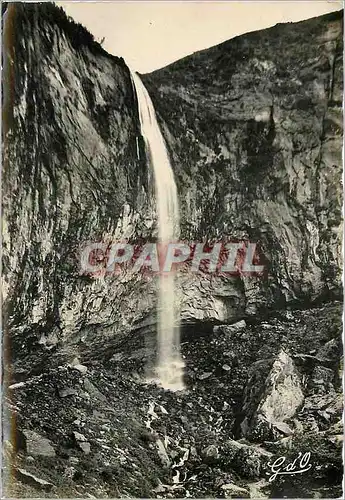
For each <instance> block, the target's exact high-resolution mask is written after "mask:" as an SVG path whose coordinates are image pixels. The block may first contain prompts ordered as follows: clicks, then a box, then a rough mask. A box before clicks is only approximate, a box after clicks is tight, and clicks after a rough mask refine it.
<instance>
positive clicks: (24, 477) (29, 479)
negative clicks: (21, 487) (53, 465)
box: [15, 468, 54, 492]
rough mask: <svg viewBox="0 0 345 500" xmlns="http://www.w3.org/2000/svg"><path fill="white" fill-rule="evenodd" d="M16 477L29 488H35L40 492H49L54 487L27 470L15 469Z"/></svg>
mask: <svg viewBox="0 0 345 500" xmlns="http://www.w3.org/2000/svg"><path fill="white" fill-rule="evenodd" d="M15 475H16V477H17V478H18V479H19V480H20V481H21V482H22V483H25V484H28V485H29V486H33V487H34V488H36V489H38V490H43V491H46V492H49V491H50V490H51V489H52V487H53V486H54V485H53V484H52V483H50V482H49V481H46V480H45V479H41V478H39V477H37V476H34V475H33V474H31V473H30V472H28V471H26V470H25V469H19V468H18V469H15Z"/></svg>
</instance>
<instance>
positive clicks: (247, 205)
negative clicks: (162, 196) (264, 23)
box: [144, 13, 343, 312]
mask: <svg viewBox="0 0 345 500" xmlns="http://www.w3.org/2000/svg"><path fill="white" fill-rule="evenodd" d="M342 51H343V45H342V15H341V13H335V14H331V15H327V16H323V17H320V18H316V19H311V20H307V21H303V22H300V23H297V24H284V25H277V26H275V27H273V28H269V29H267V30H264V31H259V32H255V33H249V34H247V35H244V36H240V37H237V38H235V39H233V40H229V41H227V42H225V43H222V44H220V45H218V46H216V47H213V48H211V49H207V50H204V51H201V52H198V53H195V54H193V55H191V56H188V57H186V58H184V59H182V60H180V61H177V62H176V63H173V64H171V65H170V66H167V67H166V68H163V69H162V70H158V71H156V72H153V73H152V74H150V75H147V76H145V78H144V81H145V83H146V84H147V86H148V88H149V91H150V92H151V94H152V96H153V100H154V104H155V107H156V109H157V110H158V113H159V117H160V120H161V123H162V128H163V131H164V133H165V138H166V141H167V143H168V145H169V148H170V153H171V157H172V159H173V162H174V165H175V172H176V176H177V179H178V182H179V187H180V199H181V205H182V207H181V215H182V221H183V234H184V236H185V237H187V238H188V237H190V238H195V237H199V238H201V239H203V238H206V239H207V238H208V239H210V240H212V239H215V238H220V237H222V236H226V237H227V236H230V237H233V238H244V239H249V240H251V241H255V242H259V244H260V246H261V251H262V253H263V254H264V256H265V259H266V264H267V267H268V270H269V272H268V278H267V281H266V282H265V283H263V282H261V283H260V284H258V285H257V292H258V293H254V294H253V290H252V288H253V280H252V279H250V280H245V279H244V280H242V281H243V285H244V288H245V291H246V292H245V295H246V299H247V304H246V306H247V310H248V312H249V309H250V308H249V307H248V306H249V305H250V306H252V307H253V306H254V309H257V306H258V305H260V304H261V305H262V306H263V307H265V308H267V307H270V306H272V305H273V304H279V305H284V304H286V303H291V302H293V301H295V300H297V301H303V300H304V301H307V302H308V301H310V300H315V299H317V298H321V297H322V298H327V297H331V296H332V295H334V294H337V293H338V290H339V287H340V281H339V280H340V274H339V271H340V268H341V256H340V253H341V251H340V246H339V242H340V234H339V233H340V224H341V183H340V177H341V172H342V169H341V148H342V145H341V137H342V88H343V82H342V76H343V69H342ZM248 302H249V303H250V304H248ZM255 306H256V307H255Z"/></svg>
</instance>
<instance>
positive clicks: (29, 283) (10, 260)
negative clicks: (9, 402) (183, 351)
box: [3, 5, 342, 352]
mask: <svg viewBox="0 0 345 500" xmlns="http://www.w3.org/2000/svg"><path fill="white" fill-rule="evenodd" d="M7 17H8V22H7V27H6V29H7V37H8V42H9V43H8V51H7V53H6V54H5V64H7V82H8V83H10V82H12V83H13V85H12V90H11V95H9V96H8V101H7V103H6V107H5V108H6V112H7V115H8V119H7V122H6V126H5V134H6V137H5V139H6V151H5V156H4V159H5V166H4V177H3V184H4V201H3V202H4V261H3V262H4V278H5V285H4V287H5V292H6V307H5V311H6V315H7V324H8V325H9V328H12V327H14V330H13V329H12V331H15V332H18V336H17V335H13V336H12V338H13V339H14V343H15V344H16V339H18V345H21V344H22V338H23V333H24V332H25V339H26V340H25V341H24V344H25V343H27V344H28V345H27V348H28V352H29V351H30V349H31V347H32V343H34V344H35V343H37V342H40V341H41V342H43V343H44V342H45V339H46V337H47V336H49V335H51V334H52V332H53V334H52V335H53V337H52V339H53V342H55V341H56V340H58V341H59V342H61V343H62V344H63V343H64V342H65V341H66V339H71V338H74V340H75V339H76V338H77V337H78V340H80V338H83V339H86V343H87V344H88V343H91V342H94V341H95V339H96V338H98V337H99V339H100V342H101V343H102V338H104V335H107V336H111V337H113V336H114V334H116V333H119V330H120V331H121V332H125V331H126V332H129V331H131V330H132V329H133V327H134V325H137V326H138V325H139V326H140V323H141V322H142V321H144V323H143V325H144V324H147V323H149V324H153V323H154V322H155V319H154V309H155V307H154V305H155V281H154V280H148V281H147V280H145V281H142V280H140V282H138V278H137V277H133V276H132V277H129V276H127V277H125V278H124V279H123V281H122V282H121V280H119V279H116V280H113V279H111V278H107V281H106V282H104V281H101V280H89V279H88V278H86V277H83V276H80V274H79V269H78V259H77V255H78V250H79V246H80V245H82V244H84V243H85V242H87V241H99V240H101V239H103V240H104V239H109V240H111V239H119V238H122V239H123V238H138V237H140V238H142V239H144V240H145V239H147V238H151V237H152V236H153V237H154V235H155V225H156V223H155V220H156V218H155V200H154V195H153V193H154V186H153V179H152V172H151V171H150V169H149V168H148V167H147V162H146V159H145V153H144V150H143V144H142V141H141V138H140V132H139V121H138V113H137V106H136V100H135V95H134V93H133V88H132V85H131V81H130V75H129V71H128V68H127V67H126V65H125V63H124V61H123V60H122V59H119V58H116V57H114V56H110V55H109V54H107V53H105V52H104V51H103V49H102V48H101V46H100V45H98V44H97V43H96V42H94V41H93V39H92V36H91V35H90V34H89V33H87V32H86V30H84V29H83V28H82V27H81V26H78V25H76V24H73V23H72V22H71V21H68V20H67V18H66V16H65V15H64V14H63V13H62V11H59V10H58V9H57V8H55V7H53V6H52V5H46V6H43V5H40V6H38V5H31V6H30V5H22V6H16V7H14V6H11V7H10V8H9V9H8V16H7ZM5 24H6V23H5ZM14 33H15V34H14ZM38 54H39V57H38ZM341 54H342V20H341V15H340V14H338V13H336V14H332V15H329V16H324V17H322V18H320V19H312V20H309V21H305V22H301V23H298V24H294V25H289V24H287V25H281V26H276V27H274V28H271V29H268V30H265V31H261V32H257V33H251V34H248V35H244V36H241V37H238V38H235V39H233V40H230V41H229V42H225V43H224V44H221V45H219V46H217V47H214V48H211V49H208V50H206V51H202V52H199V53H196V54H194V55H192V56H189V57H186V58H185V59H183V60H181V61H178V62H177V63H174V64H172V65H170V66H168V67H167V68H164V69H162V70H159V71H156V72H154V73H152V74H151V75H147V76H145V78H144V81H145V83H146V84H147V86H148V88H149V91H150V93H151V95H152V99H153V101H154V104H155V107H156V109H157V112H158V117H159V120H160V122H161V124H162V130H163V133H164V135H165V138H166V141H167V144H168V147H169V151H170V154H171V158H172V162H173V166H174V170H175V175H176V179H177V184H178V190H179V196H180V203H181V218H182V234H181V238H182V239H187V240H199V241H213V240H215V239H217V238H218V239H222V238H229V237H230V238H235V239H236V238H237V239H249V240H251V241H254V242H258V243H259V245H260V249H261V253H262V254H263V256H264V260H265V264H266V267H267V270H268V272H267V274H266V275H265V277H264V279H263V278H253V277H249V278H246V277H236V278H226V279H223V278H217V279H215V280H210V279H208V278H207V276H202V275H199V276H198V277H197V278H195V276H193V277H190V276H188V275H182V276H181V284H180V290H181V292H180V295H181V297H180V300H181V308H182V317H183V318H184V319H185V321H188V322H194V321H200V320H201V321H207V322H210V323H212V322H217V321H218V322H219V321H220V322H228V321H233V320H236V319H237V318H240V317H243V316H246V315H255V314H258V313H260V311H261V312H263V311H265V310H267V309H270V308H279V307H284V306H285V305H286V304H294V303H302V302H307V303H308V302H311V301H315V300H319V299H328V298H332V297H335V296H338V295H339V289H340V267H341V266H340V246H339V245H340V243H339V242H340V236H339V231H340V229H339V228H340V223H341V208H340V205H341V194H340V193H341V184H340V176H341V133H342V110H341V91H342V90H341V89H342V58H341ZM6 127H7V130H6ZM138 152H139V154H138ZM138 156H139V158H138ZM134 289H135V290H136V291H135V292H134V295H132V296H131V299H129V298H128V297H129V296H130V294H131V293H132V292H131V290H134ZM143 290H145V293H142V292H143ZM133 299H134V302H135V303H134V304H133ZM29 339H30V340H29ZM54 339H55V340H54ZM23 348H24V346H23Z"/></svg>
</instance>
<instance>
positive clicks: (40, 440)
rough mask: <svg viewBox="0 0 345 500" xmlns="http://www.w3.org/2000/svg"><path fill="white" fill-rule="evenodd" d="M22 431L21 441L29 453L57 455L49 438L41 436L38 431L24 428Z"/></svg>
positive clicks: (33, 455) (32, 454)
mask: <svg viewBox="0 0 345 500" xmlns="http://www.w3.org/2000/svg"><path fill="white" fill-rule="evenodd" d="M20 432H21V442H22V443H23V445H24V449H25V451H26V453H27V454H28V455H31V456H32V457H35V456H41V457H55V450H54V448H53V446H52V445H51V442H50V441H49V439H47V438H45V437H43V436H41V435H40V434H38V433H37V432H34V431H31V430H28V429H24V430H22V431H20Z"/></svg>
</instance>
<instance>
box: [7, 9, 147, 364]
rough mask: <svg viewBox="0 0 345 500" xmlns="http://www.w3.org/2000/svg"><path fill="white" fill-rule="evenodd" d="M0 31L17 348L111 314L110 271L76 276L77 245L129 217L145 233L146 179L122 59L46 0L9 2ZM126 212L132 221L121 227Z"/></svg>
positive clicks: (114, 230)
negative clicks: (105, 277)
mask: <svg viewBox="0 0 345 500" xmlns="http://www.w3.org/2000/svg"><path fill="white" fill-rule="evenodd" d="M5 40H7V51H5V54H4V57H5V68H6V71H5V82H4V83H5V95H6V92H7V102H5V105H6V106H5V112H6V113H7V114H6V121H5V128H4V132H5V152H4V170H3V215H4V225H3V245H4V251H3V273H4V292H5V304H6V306H5V308H4V311H5V323H6V326H7V328H8V329H9V330H10V331H11V341H12V344H13V345H12V347H13V348H14V350H16V348H17V347H18V346H21V354H22V356H23V355H24V356H25V354H28V353H30V352H32V348H34V349H35V347H38V345H39V344H38V343H39V342H43V343H44V342H45V340H46V338H47V337H49V338H51V340H52V342H53V343H54V342H55V344H56V343H57V341H61V343H62V344H63V342H64V337H65V336H66V337H68V338H69V339H70V338H71V336H72V335H71V334H73V333H75V332H80V331H81V330H83V327H84V326H88V325H90V324H92V325H93V329H94V330H96V328H97V325H98V324H101V325H109V324H111V325H112V324H113V323H114V321H115V319H114V317H115V316H116V312H114V307H116V305H115V306H114V303H116V300H115V297H116V296H117V297H118V296H119V292H118V290H117V288H116V287H117V285H118V281H119V280H113V281H115V284H114V283H113V284H112V279H111V278H110V279H109V281H108V282H107V283H106V284H105V283H104V282H102V281H100V280H92V279H88V278H87V277H84V276H81V275H80V268H79V257H78V252H79V249H80V248H82V245H83V244H85V243H86V242H88V241H90V242H96V241H100V240H102V241H104V240H106V239H107V238H109V239H110V240H111V239H112V238H114V239H116V238H120V237H121V238H122V237H124V236H130V235H131V234H133V233H135V231H136V228H137V226H138V228H139V229H138V232H139V233H140V235H144V236H145V233H147V234H149V233H150V232H151V226H152V220H153V219H154V210H155V207H154V200H153V196H152V193H153V192H154V186H153V185H152V182H150V183H149V182H148V180H149V177H150V175H151V174H150V173H149V172H148V170H147V166H146V162H145V161H142V160H141V161H140V160H138V153H137V138H138V135H139V121H138V113H137V106H136V101H135V99H136V98H135V95H134V92H133V88H132V84H131V79H130V73H129V70H128V68H127V66H126V65H125V63H124V61H123V60H122V59H120V58H117V57H114V56H111V55H109V54H107V53H106V52H105V51H104V50H103V49H102V47H101V46H100V45H99V44H98V43H96V42H95V41H93V37H92V35H90V34H89V33H88V32H87V31H86V30H85V29H84V28H83V27H82V26H80V25H77V24H75V23H73V22H72V20H69V19H67V16H66V15H65V13H64V12H63V11H62V10H61V9H58V8H57V7H55V6H53V5H52V4H32V5H29V4H21V5H20V4H18V5H11V6H10V7H9V8H8V11H7V15H6V17H5ZM6 129H7V130H6ZM139 146H140V144H139ZM139 149H140V147H139ZM129 207H130V209H129ZM128 210H130V211H131V213H132V215H133V213H136V214H140V220H139V219H138V217H137V218H136V219H135V215H133V217H132V218H131V228H130V230H129V231H127V232H126V228H123V224H126V217H127V219H128V217H129V216H128ZM145 214H148V216H147V217H146V218H145ZM140 225H141V227H139V226H140ZM117 302H119V297H118V300H117ZM127 312H128V310H127ZM129 315H130V313H129ZM107 318H108V319H107ZM109 318H110V319H109Z"/></svg>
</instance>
